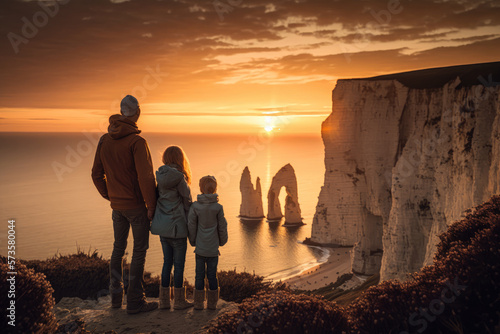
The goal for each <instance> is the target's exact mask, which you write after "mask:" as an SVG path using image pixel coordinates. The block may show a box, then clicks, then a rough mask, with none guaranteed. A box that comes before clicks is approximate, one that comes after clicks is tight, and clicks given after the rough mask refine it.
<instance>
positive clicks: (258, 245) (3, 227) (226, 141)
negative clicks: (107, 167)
mask: <svg viewBox="0 0 500 334" xmlns="http://www.w3.org/2000/svg"><path fill="white" fill-rule="evenodd" d="M318 132H319V131H318ZM99 136H100V134H97V133H87V134H84V133H62V134H53V133H0V143H1V144H0V156H1V161H0V186H1V192H0V212H1V221H2V223H1V224H0V234H1V235H0V240H1V241H0V245H1V246H0V254H2V255H6V254H7V224H8V223H7V221H8V219H11V218H14V219H15V220H16V246H17V247H16V257H18V258H23V259H45V258H47V257H50V256H53V255H54V254H56V253H60V254H70V253H73V252H75V251H76V249H77V247H79V248H81V249H83V250H89V249H90V250H91V251H93V250H95V249H97V251H98V252H99V253H101V254H103V255H104V256H105V257H107V258H108V257H109V256H110V254H111V250H112V244H113V229H112V222H111V209H110V207H109V204H108V202H107V201H105V200H104V199H102V198H101V197H100V196H99V194H98V192H97V190H96V189H95V188H94V185H93V183H92V180H91V177H90V170H91V166H92V163H93V158H94V152H95V146H96V142H97V139H98V137H99ZM143 136H144V137H145V138H146V139H147V140H148V142H149V146H150V149H151V152H152V155H153V163H154V168H155V170H156V169H157V168H158V167H159V166H160V165H161V155H162V153H163V151H164V149H165V148H166V147H167V146H169V145H179V146H182V147H183V149H184V150H185V152H186V154H187V155H188V157H189V159H190V162H191V168H192V172H193V180H194V181H193V186H192V193H193V198H196V195H197V194H199V189H198V187H197V184H198V179H199V178H200V177H202V176H203V175H206V174H211V175H215V176H216V177H217V179H218V182H219V189H218V193H219V196H220V203H221V204H223V206H224V210H225V214H226V218H227V221H228V225H229V242H228V243H227V245H226V246H224V247H222V248H221V254H222V255H221V257H220V260H219V268H220V269H234V268H236V269H237V270H238V271H243V270H246V271H247V272H255V273H256V274H259V275H264V276H266V277H269V278H274V279H279V278H284V277H288V276H290V275H293V274H296V273H298V272H299V271H300V270H302V269H305V268H307V267H310V266H312V265H315V264H316V263H317V262H318V261H319V262H322V261H324V260H325V258H326V257H327V255H328V254H327V252H328V251H326V250H323V249H320V248H314V247H308V246H306V245H303V244H301V241H302V240H304V238H305V237H309V236H310V234H311V223H312V218H313V215H314V211H315V206H316V203H317V198H318V194H319V191H320V188H321V185H322V182H323V176H324V163H323V156H324V154H323V144H322V142H321V138H320V136H319V135H318V136H295V137H288V136H279V135H275V136H273V137H270V138H268V137H265V136H260V137H259V136H257V135H255V136H250V135H191V134H190V135H187V134H185V135H178V134H175V135H172V134H159V133H156V134H148V133H143ZM287 163H291V164H292V166H293V167H294V169H295V172H296V175H297V180H298V191H299V203H300V206H301V209H302V216H303V218H304V222H305V223H306V225H304V226H301V227H294V228H288V227H283V226H282V223H283V222H281V223H268V222H266V221H265V220H263V221H260V222H242V221H240V220H239V219H238V218H237V216H238V214H239V208H240V204H241V194H240V191H239V182H240V177H241V172H242V171H243V168H244V167H245V166H248V167H249V168H250V172H251V175H252V182H253V183H254V185H255V179H256V177H257V176H259V177H260V178H261V182H262V189H263V204H264V212H265V213H267V191H268V189H269V186H270V184H271V180H272V177H273V175H274V174H275V173H276V172H277V171H278V170H279V169H280V168H281V167H282V166H284V165H285V164H287ZM284 193H285V191H284V189H282V192H281V195H280V198H281V203H282V205H284V196H285V194H284ZM131 249H132V237H130V240H129V247H128V252H129V254H128V257H129V260H130V257H131ZM162 256H163V255H162V251H161V246H160V241H159V239H158V237H157V236H151V238H150V248H149V251H148V255H147V259H146V270H148V271H151V272H153V273H155V274H158V273H160V271H161V266H162V262H163V259H162ZM185 276H186V277H187V278H188V279H189V280H190V281H193V280H194V279H193V278H194V253H193V248H191V247H190V246H188V252H187V259H186V269H185Z"/></svg>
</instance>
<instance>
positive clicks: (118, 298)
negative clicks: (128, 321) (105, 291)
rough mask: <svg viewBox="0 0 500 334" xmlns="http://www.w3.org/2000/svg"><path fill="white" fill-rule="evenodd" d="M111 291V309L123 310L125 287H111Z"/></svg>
mask: <svg viewBox="0 0 500 334" xmlns="http://www.w3.org/2000/svg"><path fill="white" fill-rule="evenodd" d="M109 290H110V292H111V307H112V308H121V307H122V304H123V287H121V286H120V287H118V288H113V287H110V288H109Z"/></svg>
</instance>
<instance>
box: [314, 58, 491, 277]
mask: <svg viewBox="0 0 500 334" xmlns="http://www.w3.org/2000/svg"><path fill="white" fill-rule="evenodd" d="M499 84H500V62H496V63H487V64H476V65H466V66H454V67H448V68H438V69H429V70H422V71H414V72H407V73H399V74H394V75H388V76H381V77H375V78H368V79H352V80H339V81H338V82H337V86H336V87H335V89H334V91H333V94H332V100H333V107H332V114H331V115H330V116H329V117H328V118H327V119H326V120H325V121H324V122H323V124H322V137H323V142H324V145H325V167H326V172H325V183H324V186H323V187H322V189H321V193H320V195H319V201H318V205H317V208H316V214H315V217H314V219H313V226H312V236H311V239H312V241H314V242H319V243H323V244H332V243H334V244H339V245H346V246H347V245H354V250H353V256H352V259H351V260H352V270H353V272H356V273H361V274H367V275H370V274H374V273H377V272H379V271H380V274H381V279H383V280H385V279H389V278H399V279H405V278H406V274H407V273H410V272H414V271H417V270H418V269H420V268H421V267H422V266H424V265H428V264H430V263H432V259H433V255H434V253H435V250H436V244H437V242H438V235H439V234H440V233H441V232H443V231H445V229H446V228H447V226H448V225H449V224H451V223H452V222H454V221H456V220H458V219H460V218H461V217H462V215H463V213H464V210H467V209H468V208H471V207H474V206H475V205H477V204H480V203H482V202H484V201H486V200H488V199H489V198H490V196H492V195H493V194H498V193H499V192H500V99H499V96H500V86H498V85H499Z"/></svg>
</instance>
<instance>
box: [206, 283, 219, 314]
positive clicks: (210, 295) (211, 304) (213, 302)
mask: <svg viewBox="0 0 500 334" xmlns="http://www.w3.org/2000/svg"><path fill="white" fill-rule="evenodd" d="M219 291H220V288H217V290H210V289H208V290H207V309H209V310H215V309H216V308H217V302H218V301H219Z"/></svg>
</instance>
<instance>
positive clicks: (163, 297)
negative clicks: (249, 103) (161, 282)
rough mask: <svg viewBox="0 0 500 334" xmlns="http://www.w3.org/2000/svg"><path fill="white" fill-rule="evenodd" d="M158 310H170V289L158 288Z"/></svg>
mask: <svg viewBox="0 0 500 334" xmlns="http://www.w3.org/2000/svg"><path fill="white" fill-rule="evenodd" d="M160 308H161V309H170V287H169V286H167V287H163V286H160Z"/></svg>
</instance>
